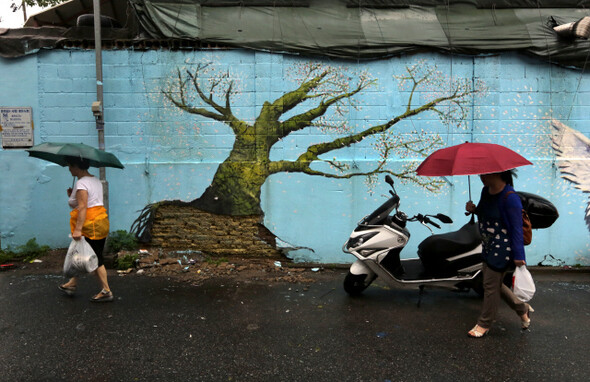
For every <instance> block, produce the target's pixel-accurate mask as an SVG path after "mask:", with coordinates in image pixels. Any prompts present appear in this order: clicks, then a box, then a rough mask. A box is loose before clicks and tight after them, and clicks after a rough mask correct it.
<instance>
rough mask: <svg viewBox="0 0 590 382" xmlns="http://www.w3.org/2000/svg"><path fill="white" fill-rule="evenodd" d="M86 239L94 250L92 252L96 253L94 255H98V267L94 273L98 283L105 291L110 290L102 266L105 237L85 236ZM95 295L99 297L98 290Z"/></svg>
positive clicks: (105, 272) (104, 269) (105, 271)
mask: <svg viewBox="0 0 590 382" xmlns="http://www.w3.org/2000/svg"><path fill="white" fill-rule="evenodd" d="M86 241H87V242H88V244H90V246H91V247H92V249H93V250H94V253H96V257H98V268H96V271H94V274H95V275H96V277H97V278H98V282H99V283H100V286H101V288H102V289H104V290H105V291H107V292H110V290H111V288H110V287H109V282H108V278H107V269H106V268H105V266H104V257H103V256H102V252H103V250H104V244H105V242H106V238H105V239H100V240H91V239H88V238H86ZM95 297H100V292H99V293H98V294H97V295H96V296H95Z"/></svg>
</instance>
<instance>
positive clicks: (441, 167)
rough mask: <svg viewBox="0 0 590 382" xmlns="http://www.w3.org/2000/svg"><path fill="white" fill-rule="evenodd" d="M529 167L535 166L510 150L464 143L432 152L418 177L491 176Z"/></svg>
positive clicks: (490, 145)
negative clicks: (530, 165)
mask: <svg viewBox="0 0 590 382" xmlns="http://www.w3.org/2000/svg"><path fill="white" fill-rule="evenodd" d="M529 164H532V163H531V162H529V161H528V160H527V159H526V158H524V157H523V156H521V155H520V154H518V153H516V152H514V151H512V150H510V149H509V148H507V147H504V146H501V145H497V144H494V143H471V142H465V143H462V144H460V145H455V146H450V147H445V148H443V149H440V150H437V151H435V152H433V153H432V154H430V155H429V156H428V157H427V158H426V159H425V160H424V161H423V162H422V163H421V164H420V166H418V168H417V169H416V173H417V174H418V175H423V176H449V175H477V174H491V173H495V172H502V171H506V170H511V169H513V168H516V167H520V166H526V165H529Z"/></svg>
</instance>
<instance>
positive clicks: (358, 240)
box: [346, 232, 379, 248]
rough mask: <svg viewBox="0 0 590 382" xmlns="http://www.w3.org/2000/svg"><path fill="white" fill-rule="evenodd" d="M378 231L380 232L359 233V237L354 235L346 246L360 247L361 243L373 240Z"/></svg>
mask: <svg viewBox="0 0 590 382" xmlns="http://www.w3.org/2000/svg"><path fill="white" fill-rule="evenodd" d="M378 233H379V232H371V233H366V234H364V235H359V236H357V237H353V238H351V239H350V240H348V245H347V246H346V248H356V247H360V246H361V245H363V244H364V243H366V242H367V241H369V240H371V238H373V237H374V236H376V235H377V234H378Z"/></svg>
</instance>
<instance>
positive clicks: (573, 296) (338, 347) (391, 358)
mask: <svg viewBox="0 0 590 382" xmlns="http://www.w3.org/2000/svg"><path fill="white" fill-rule="evenodd" d="M533 276H534V277H535V278H536V280H537V295H536V296H535V299H534V300H533V301H532V302H531V305H533V307H534V308H535V310H536V312H535V313H534V314H533V316H532V320H533V324H532V328H531V330H530V332H521V331H520V330H519V321H518V317H517V316H516V315H514V314H513V313H511V312H510V311H509V310H508V308H507V307H506V306H502V307H501V309H500V313H499V316H498V320H497V322H496V324H495V326H494V327H493V329H492V331H491V332H490V334H489V335H488V336H487V337H486V338H484V339H479V340H474V339H470V338H468V337H467V335H466V332H467V331H468V330H469V329H470V328H471V327H472V326H473V325H474V323H475V320H476V317H477V314H478V312H479V309H480V305H481V300H480V299H479V298H478V297H477V296H476V294H475V293H473V292H470V293H456V292H452V291H448V290H442V289H427V290H426V292H425V294H424V296H423V298H422V304H421V307H420V308H418V307H417V304H416V303H417V301H418V292H417V289H413V288H412V289H406V288H401V289H400V288H395V289H392V288H389V287H386V286H385V285H384V284H381V283H376V284H375V285H373V286H371V287H370V288H369V289H368V290H367V291H366V292H365V293H364V295H363V296H362V297H360V298H350V297H348V296H347V295H346V294H345V292H344V291H343V290H342V288H341V284H342V279H343V277H344V273H343V272H340V271H338V272H334V273H332V274H330V275H323V276H322V277H320V279H319V280H318V281H316V282H315V283H311V284H286V283H273V284H263V283H262V284H261V283H245V282H241V283H238V282H235V281H228V280H226V281H220V280H212V281H208V282H207V283H205V284H203V285H200V286H195V285H190V284H188V283H183V284H179V283H175V282H174V281H173V280H168V279H165V278H148V277H141V276H127V277H116V276H114V275H113V276H112V277H111V278H110V283H111V286H112V289H113V291H114V292H115V293H116V301H115V302H114V303H112V304H93V303H90V302H89V301H88V298H89V297H90V296H91V295H92V293H93V292H95V289H96V284H95V282H94V280H92V279H91V278H90V277H88V278H85V279H83V280H82V281H81V283H80V287H79V291H78V295H77V296H76V297H73V298H69V297H66V296H63V295H61V294H60V293H59V291H58V290H57V288H56V286H57V284H58V283H59V282H61V281H62V278H61V277H60V276H56V275H25V274H22V273H19V272H11V271H10V272H2V273H0V288H1V289H0V290H1V292H0V336H1V347H0V359H1V360H2V368H1V369H2V371H1V372H0V380H1V381H474V380H479V381H586V380H588V374H589V373H590V362H589V360H590V358H589V350H590V345H589V344H590V304H589V302H590V274H589V273H582V274H580V273H574V274H568V273H559V274H557V275H555V274H549V273H545V272H543V273H542V274H538V275H536V274H535V273H533Z"/></svg>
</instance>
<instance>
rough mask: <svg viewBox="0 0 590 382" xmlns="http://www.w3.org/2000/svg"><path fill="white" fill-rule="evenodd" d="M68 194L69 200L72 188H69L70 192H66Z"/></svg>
mask: <svg viewBox="0 0 590 382" xmlns="http://www.w3.org/2000/svg"><path fill="white" fill-rule="evenodd" d="M66 193H67V194H68V198H69V197H70V196H72V187H70V188H68V190H67V191H66Z"/></svg>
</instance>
